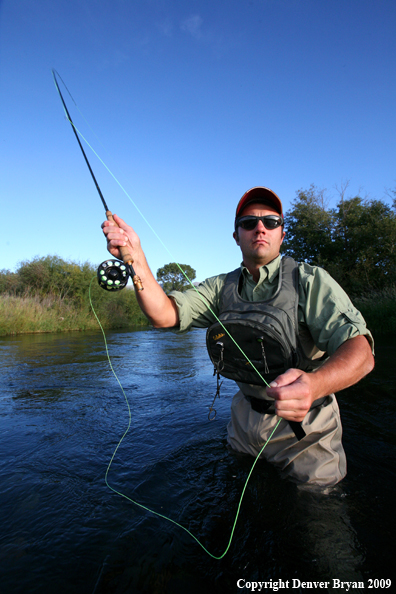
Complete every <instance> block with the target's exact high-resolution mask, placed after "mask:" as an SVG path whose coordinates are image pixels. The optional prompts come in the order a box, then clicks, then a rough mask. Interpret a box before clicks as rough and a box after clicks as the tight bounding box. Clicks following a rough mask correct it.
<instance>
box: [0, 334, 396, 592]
mask: <svg viewBox="0 0 396 594" xmlns="http://www.w3.org/2000/svg"><path fill="white" fill-rule="evenodd" d="M108 344H109V352H110V355H111V359H112V363H113V366H114V369H115V371H116V373H117V374H118V377H119V379H120V381H121V383H122V385H123V387H124V390H125V394H126V396H127V398H128V401H129V403H130V407H131V417H132V421H131V428H130V431H129V433H128V434H127V436H126V437H125V439H124V441H123V442H122V444H121V446H120V448H119V449H118V451H117V454H116V456H115V459H114V462H113V464H112V466H111V468H110V472H109V476H108V480H109V483H110V485H111V486H112V487H113V488H114V489H116V490H117V491H120V492H121V493H124V494H125V495H127V496H128V497H130V498H132V499H134V500H135V501H137V502H139V503H141V504H142V505H144V506H146V507H148V508H150V509H153V510H155V511H157V512H159V513H160V514H163V515H166V516H169V517H170V518H172V519H173V520H175V521H177V522H179V523H180V524H182V525H183V526H185V527H186V528H188V530H190V531H191V532H192V533H193V534H194V535H195V536H196V537H197V538H198V539H199V540H200V542H202V544H203V545H204V546H205V547H206V548H207V549H208V550H209V551H210V552H211V553H212V554H213V555H216V556H220V555H221V554H222V553H223V552H224V550H225V548H226V546H227V544H228V540H229V537H230V532H231V528H232V524H233V521H234V518H235V514H236V510H237V506H238V502H239V498H240V495H241V491H242V488H243V485H244V482H245V479H246V477H247V475H248V473H249V470H250V468H251V465H252V462H253V459H252V458H250V457H246V456H243V455H238V454H236V453H234V452H232V451H230V450H229V449H228V448H227V444H226V427H227V423H228V420H229V407H230V401H231V397H232V395H233V393H234V392H235V388H234V384H233V382H231V381H227V380H226V381H224V384H223V386H222V397H221V399H220V401H217V404H216V408H217V417H216V420H215V421H213V422H209V421H208V418H207V417H208V408H209V405H210V403H211V402H212V400H213V396H214V393H215V378H213V376H212V367H211V364H210V362H209V360H208V357H207V354H206V350H205V334H204V332H200V331H198V330H197V331H193V332H191V333H189V334H186V335H183V336H178V335H176V334H174V333H173V332H170V331H165V332H160V331H155V330H140V331H136V332H128V333H111V334H109V335H108ZM0 353H1V359H0V369H1V374H0V387H1V388H0V423H1V431H0V469H1V472H0V476H1V481H0V510H1V512H0V513H1V516H2V519H1V531H0V545H1V548H0V592H1V594H11V593H19V592H21V593H24V594H34V593H36V592H37V593H39V592H40V594H47V593H49V594H52V593H54V594H62V593H70V592H73V593H75V594H91V593H92V594H110V593H111V594H123V593H131V594H139V593H141V594H146V593H150V594H157V593H158V594H162V593H169V594H170V593H171V594H178V593H185V592H189V593H193V594H194V593H198V592H199V593H201V592H207V593H208V594H210V593H211V592H216V593H218V594H222V593H233V592H243V591H244V590H241V589H240V588H238V586H237V582H238V580H241V579H244V580H246V582H251V581H269V580H271V579H272V580H280V579H282V580H284V581H286V580H292V579H293V578H294V579H300V580H301V581H309V580H333V579H334V578H336V579H340V580H350V581H353V580H356V581H357V580H365V584H366V587H367V580H368V579H370V578H371V579H375V578H376V579H386V578H392V577H393V576H392V574H393V575H394V573H395V572H394V569H393V566H394V552H395V548H394V531H395V523H394V518H395V494H394V486H395V458H396V448H395V441H396V440H395V412H396V403H395V382H396V365H395V361H396V344H395V341H394V339H393V338H380V339H378V340H377V366H376V369H375V371H374V372H373V373H372V374H371V375H370V376H369V377H368V378H366V379H365V380H364V381H363V382H361V383H360V384H359V386H355V387H354V388H352V389H349V390H348V391H345V392H344V393H341V394H340V395H339V402H340V408H341V415H342V419H343V425H344V445H345V449H346V452H347V457H348V475H347V478H346V479H345V480H344V481H343V482H342V483H341V484H340V485H338V486H337V487H336V488H335V489H333V490H332V491H331V492H330V493H328V494H318V493H310V492H305V491H301V490H299V489H297V488H296V486H295V485H293V484H291V483H289V482H287V481H285V480H282V479H281V478H280V477H279V476H278V473H277V471H275V470H274V469H273V468H272V467H270V466H269V465H267V464H266V463H265V462H264V461H260V462H259V463H258V464H257V465H256V467H255V470H254V472H253V475H252V477H251V480H250V482H249V485H248V488H247V490H246V494H245V497H244V499H243V503H242V507H241V513H240V517H239V520H238V523H237V526H236V529H235V534H234V538H233V541H232V543H231V547H230V549H229V551H228V553H227V554H226V555H225V557H224V558H223V559H222V560H215V559H212V558H211V557H209V556H208V555H207V554H206V553H205V551H204V550H203V549H202V548H201V547H200V546H199V545H198V544H197V543H196V542H195V541H194V540H193V539H192V538H191V537H190V536H189V535H188V534H187V533H186V532H185V531H183V530H182V529H180V528H179V527H177V526H175V525H174V524H172V523H170V522H167V521H166V520H164V519H161V518H159V517H157V516H155V515H153V514H151V513H150V512H148V511H146V510H143V509H141V508H139V507H137V506H136V505H134V504H133V503H131V502H129V501H128V500H126V499H125V498H123V497H121V496H120V495H117V494H115V493H113V492H112V491H111V490H110V489H109V488H108V487H107V486H106V484H105V480H104V476H105V472H106V468H107V466H108V464H109V461H110V459H111V456H112V454H113V452H114V449H115V448H116V446H117V444H118V442H119V440H120V438H121V436H122V435H123V433H124V432H125V430H126V428H127V426H128V409H127V405H126V403H125V400H124V396H123V394H122V392H121V390H120V388H119V386H118V384H117V382H116V380H115V378H114V376H113V375H112V372H111V369H110V367H109V364H108V362H107V359H106V351H105V347H104V343H103V338H102V335H101V334H100V333H87V334H79V333H76V334H62V335H31V336H18V337H13V338H6V339H2V340H0ZM394 583H395V582H394ZM239 584H241V582H239ZM290 585H291V583H290ZM283 591H285V590H283ZM291 591H293V592H297V591H299V589H294V590H291ZM301 591H302V590H301ZM305 591H306V590H305ZM324 591H326V590H325V589H322V590H321V592H324ZM355 591H356V590H355ZM311 592H312V590H311Z"/></svg>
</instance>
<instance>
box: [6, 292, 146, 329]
mask: <svg viewBox="0 0 396 594" xmlns="http://www.w3.org/2000/svg"><path fill="white" fill-rule="evenodd" d="M98 289H99V287H98ZM99 290H100V291H101V292H102V291H103V290H102V289H99ZM93 293H94V294H93V302H94V307H95V310H96V313H97V315H98V317H99V319H100V321H101V324H102V325H103V327H104V328H105V329H116V328H125V329H127V328H129V327H133V326H141V325H145V324H147V323H148V322H147V319H146V318H145V316H144V315H143V314H142V313H141V311H140V309H139V307H138V305H137V302H136V298H135V295H134V293H133V291H130V290H128V291H125V293H126V295H123V296H121V295H116V294H107V293H105V295H104V296H101V295H100V297H101V298H100V299H98V300H97V303H95V296H96V295H97V291H96V289H95V291H93ZM95 293H96V295H95ZM123 293H124V292H123ZM97 329H98V323H97V321H96V318H95V317H94V315H93V313H92V310H91V308H90V306H89V304H88V303H84V304H82V305H79V304H78V303H76V302H74V301H72V300H66V299H63V300H60V299H59V298H58V297H55V296H53V295H46V296H44V297H39V296H37V295H25V296H15V295H9V294H6V293H3V294H1V295H0V336H6V335H9V334H22V333H36V332H37V333H38V332H70V331H73V330H74V331H76V330H78V331H84V330H97Z"/></svg>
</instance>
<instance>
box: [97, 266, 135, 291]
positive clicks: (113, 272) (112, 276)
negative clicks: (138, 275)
mask: <svg viewBox="0 0 396 594" xmlns="http://www.w3.org/2000/svg"><path fill="white" fill-rule="evenodd" d="M128 278H129V271H128V269H127V267H126V265H125V264H124V262H120V260H106V261H105V262H102V264H101V265H100V266H99V267H98V283H99V285H100V286H101V287H102V289H105V290H106V291H119V290H120V289H123V288H124V287H126V285H127V283H128Z"/></svg>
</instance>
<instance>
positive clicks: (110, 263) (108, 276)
mask: <svg viewBox="0 0 396 594" xmlns="http://www.w3.org/2000/svg"><path fill="white" fill-rule="evenodd" d="M57 74H58V76H59V78H60V79H61V80H62V77H61V76H60V75H59V73H57V72H56V70H52V76H53V78H54V82H55V86H56V89H57V91H58V93H59V97H60V99H61V101H62V105H63V109H64V110H65V113H66V117H67V119H68V120H69V122H70V125H71V127H72V130H73V132H74V135H75V137H76V139H77V142H78V145H79V147H80V149H81V152H82V154H83V156H84V159H85V162H86V164H87V167H88V169H89V172H90V174H91V176H92V179H93V181H94V184H95V187H96V189H97V191H98V194H99V196H100V199H101V201H102V204H103V207H104V209H105V212H106V218H107V220H108V221H112V222H113V223H114V224H115V225H116V227H118V226H119V225H117V223H116V222H115V220H114V218H113V215H112V213H111V211H110V210H109V208H108V206H107V204H106V201H105V199H104V197H103V194H102V191H101V189H100V187H99V184H98V182H97V180H96V177H95V175H94V172H93V171H92V168H91V165H90V163H89V161H88V157H87V155H86V154H85V151H84V149H83V146H82V144H81V141H80V138H79V136H78V134H77V130H76V127H75V125H74V124H73V120H72V118H71V116H70V114H69V110H68V109H67V107H66V103H65V100H64V99H63V95H62V93H61V90H60V88H59V85H58V81H57V78H56V75H57ZM62 82H63V81H62ZM63 84H64V83H63ZM65 86H66V85H65ZM66 88H67V87H66ZM119 250H120V252H121V257H122V261H120V260H113V259H110V260H105V261H104V262H102V264H100V266H99V267H98V273H97V275H98V283H99V285H100V286H101V287H102V289H105V290H106V291H119V290H120V289H123V288H124V287H125V286H126V285H127V283H128V279H129V277H131V278H132V282H133V284H134V286H135V289H136V290H137V291H143V284H142V281H141V279H140V277H139V276H138V275H137V274H136V272H135V270H134V268H133V258H132V255H131V254H130V252H129V249H128V247H126V246H120V247H119Z"/></svg>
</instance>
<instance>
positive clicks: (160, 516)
mask: <svg viewBox="0 0 396 594" xmlns="http://www.w3.org/2000/svg"><path fill="white" fill-rule="evenodd" d="M94 280H96V276H95V277H93V278H92V280H91V282H90V284H89V302H90V305H91V309H92V311H93V314H94V316H95V318H96V321H97V322H98V324H99V328H100V329H101V331H102V335H103V340H104V344H105V348H106V356H107V360H108V362H109V365H110V369H111V371H112V373H113V375H114V377H115V379H116V381H117V383H118V385H119V386H120V389H121V392H122V394H123V396H124V399H125V403H126V405H127V409H128V425H127V428H126V430H125V431H124V433H123V435H122V437H121V439H120V441H119V442H118V444H117V446H116V448H115V450H114V452H113V454H112V456H111V458H110V462H109V464H108V466H107V469H106V473H105V482H106V485H107V486H108V488H109V489H110V490H111V491H113V492H114V493H116V494H117V495H120V496H121V497H124V499H127V500H128V501H130V502H131V503H133V504H134V505H137V506H138V507H140V508H141V509H144V510H146V511H148V512H150V513H151V514H154V515H155V516H158V517H159V518H162V519H164V520H167V521H168V522H171V523H172V524H175V526H177V527H178V528H181V529H182V530H184V531H185V532H187V534H188V535H189V536H191V538H193V539H194V540H195V542H197V543H198V544H199V546H200V547H201V548H202V549H203V550H204V551H205V553H207V554H208V555H209V556H210V557H212V558H213V559H217V560H220V559H223V557H225V555H226V554H227V552H228V550H229V548H230V546H231V542H232V539H233V536H234V531H235V527H236V524H237V521H238V517H239V512H240V509H241V506H242V500H243V497H244V495H245V491H246V488H247V485H248V482H249V480H250V477H251V475H252V473H253V470H254V467H255V466H256V463H257V461H258V459H259V457H260V456H261V454H262V452H263V450H264V448H265V447H266V445H267V444H268V442H269V441H270V439H271V437H272V436H273V434H274V433H275V431H276V430H277V428H278V426H279V423H280V422H281V420H282V419H279V421H278V422H277V424H276V425H275V427H274V429H273V430H272V433H271V435H270V436H269V437H268V439H267V441H266V442H265V443H264V445H263V447H262V448H261V450H260V451H259V453H258V454H257V456H256V458H255V460H254V462H253V465H252V467H251V469H250V472H249V474H248V476H247V479H246V481H245V484H244V486H243V489H242V493H241V496H240V498H239V503H238V507H237V511H236V514H235V520H234V523H233V526H232V529H231V534H230V538H229V541H228V544H227V547H226V549H225V551H224V553H222V555H220V556H216V555H213V554H212V553H211V552H210V551H208V549H207V548H206V547H205V546H204V545H203V544H202V543H201V542H200V541H199V540H198V538H197V537H196V536H194V534H192V532H190V530H188V528H186V527H185V526H183V525H182V524H179V522H176V520H173V519H172V518H169V517H168V516H165V515H164V514H160V513H159V512H156V511H154V510H153V509H150V508H149V507H147V506H145V505H143V504H142V503H139V502H138V501H135V500H134V499H132V498H131V497H129V496H128V495H126V494H125V493H122V492H121V491H118V490H117V489H115V488H114V487H112V486H111V485H110V483H109V481H108V475H109V472H110V468H111V465H112V463H113V460H114V458H115V456H116V454H117V451H118V449H119V447H120V446H121V443H122V442H123V441H124V439H125V437H126V435H127V433H128V432H129V430H130V428H131V423H132V415H131V407H130V406H129V401H128V398H127V395H126V394H125V391H124V388H123V387H122V384H121V382H120V380H119V378H118V376H117V374H116V372H115V370H114V367H113V364H112V362H111V358H110V353H109V348H108V344H107V339H106V334H105V331H104V329H103V326H102V324H101V323H100V320H99V318H98V316H97V314H96V311H95V309H94V306H93V303H92V296H91V285H92V283H93V281H94ZM245 356H246V355H245Z"/></svg>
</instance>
